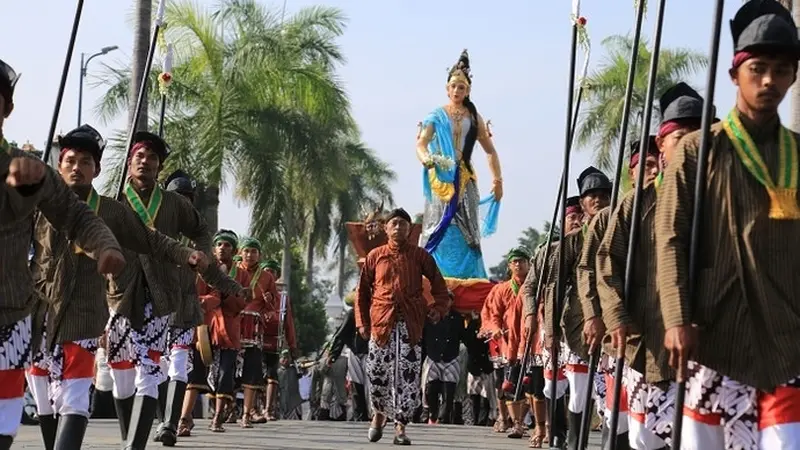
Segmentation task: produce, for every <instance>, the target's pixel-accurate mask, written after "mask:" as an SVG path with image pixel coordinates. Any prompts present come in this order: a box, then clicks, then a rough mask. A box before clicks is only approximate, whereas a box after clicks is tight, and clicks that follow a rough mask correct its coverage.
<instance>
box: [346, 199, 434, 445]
mask: <svg viewBox="0 0 800 450" xmlns="http://www.w3.org/2000/svg"><path fill="white" fill-rule="evenodd" d="M385 229H386V235H387V236H388V237H389V243H388V244H386V245H382V246H380V247H378V248H376V249H374V250H372V251H371V252H370V253H369V254H368V255H367V258H366V261H364V266H363V267H362V269H361V279H360V280H359V285H358V296H357V299H356V303H355V316H356V326H357V327H358V332H359V334H360V335H361V337H363V338H364V339H369V351H368V355H367V376H368V377H369V381H370V388H369V391H370V401H371V403H372V408H373V410H374V411H375V415H374V416H373V418H372V424H371V425H370V429H369V435H368V436H369V440H370V441H371V442H377V441H379V440H380V439H381V437H382V436H383V427H384V426H385V425H386V417H387V416H393V417H394V421H395V438H394V443H395V445H410V444H411V441H410V440H409V439H408V437H407V436H406V433H405V427H406V424H407V423H408V421H409V420H410V418H411V415H412V414H413V413H414V410H415V408H416V407H417V405H418V403H419V401H420V380H419V374H420V369H421V367H420V366H421V359H422V349H421V347H420V338H421V337H422V328H423V326H424V325H425V318H426V316H427V317H428V318H430V320H431V321H432V322H434V323H436V322H438V321H439V319H440V318H442V317H443V316H444V315H445V314H447V310H448V307H449V303H450V297H449V295H448V292H447V285H445V282H444V278H443V277H442V274H441V273H440V272H439V268H438V267H437V266H436V262H435V261H434V260H433V257H432V256H431V255H430V254H429V253H428V252H427V251H425V249H422V248H420V247H418V246H417V245H415V244H413V243H411V242H409V240H408V236H409V234H410V231H411V216H409V214H408V213H407V212H406V211H405V210H403V209H395V210H394V211H392V212H391V214H389V216H388V217H387V222H386V226H385ZM423 276H424V277H425V278H427V279H428V280H430V283H431V295H432V297H433V300H432V302H431V303H427V302H426V300H425V298H424V297H423V295H422V277H423Z"/></svg>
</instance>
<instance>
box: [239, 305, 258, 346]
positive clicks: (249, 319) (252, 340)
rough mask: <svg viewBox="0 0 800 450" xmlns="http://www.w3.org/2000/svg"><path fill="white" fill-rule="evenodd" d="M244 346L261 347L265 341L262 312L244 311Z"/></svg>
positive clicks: (242, 313) (241, 314) (242, 316)
mask: <svg viewBox="0 0 800 450" xmlns="http://www.w3.org/2000/svg"><path fill="white" fill-rule="evenodd" d="M240 316H241V318H242V328H241V330H242V347H259V348H260V347H261V346H262V344H263V342H264V326H263V322H262V319H261V313H260V312H258V311H242V312H241V313H240Z"/></svg>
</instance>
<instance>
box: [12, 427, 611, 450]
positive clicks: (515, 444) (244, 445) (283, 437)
mask: <svg viewBox="0 0 800 450" xmlns="http://www.w3.org/2000/svg"><path fill="white" fill-rule="evenodd" d="M207 426H208V421H207V420H198V421H197V426H196V427H195V429H194V436H192V437H189V438H184V439H182V440H181V441H180V442H178V445H177V447H178V448H181V447H182V448H192V449H217V450H221V449H235V450H251V449H253V450H255V449H259V450H278V449H280V450H289V449H336V450H360V449H363V450H375V449H379V448H393V446H392V439H391V435H390V434H389V433H387V435H386V436H384V438H383V440H382V441H381V442H379V443H377V444H370V443H369V442H367V439H366V435H367V428H366V424H357V423H350V422H307V421H279V422H271V423H268V424H265V425H256V426H255V428H253V429H248V430H243V429H241V428H239V427H238V426H236V425H234V424H228V425H227V426H226V428H227V432H225V433H212V432H210V431H208V430H207V429H206V427H207ZM387 431H388V430H387ZM408 436H409V438H411V440H412V441H413V448H415V449H431V450H434V449H435V450H455V449H471V450H521V449H527V448H528V443H527V439H526V440H516V439H508V438H506V437H505V436H503V435H497V434H494V433H492V430H491V428H488V427H485V428H484V427H470V426H458V425H411V426H409V428H408ZM599 439H600V434H599V433H592V436H591V441H590V442H591V445H589V448H590V449H599V448H600V445H599ZM13 448H14V449H18V448H30V449H33V448H37V449H38V448H42V444H41V440H40V436H39V427H35V426H23V427H21V428H20V432H19V435H18V436H17V440H16V442H15V443H14V446H13ZM83 448H84V449H96V450H101V449H102V450H118V449H119V448H120V445H119V426H118V425H117V421H116V420H92V421H91V422H90V424H89V429H88V430H87V433H86V440H85V441H84V445H83ZM148 448H150V449H157V448H164V447H161V445H160V444H158V443H151V444H150V445H148Z"/></svg>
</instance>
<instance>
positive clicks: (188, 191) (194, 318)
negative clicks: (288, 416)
mask: <svg viewBox="0 0 800 450" xmlns="http://www.w3.org/2000/svg"><path fill="white" fill-rule="evenodd" d="M165 184H166V186H167V191H170V192H176V193H178V194H180V195H182V196H184V197H185V198H186V199H187V200H189V202H190V203H192V204H194V183H193V182H192V180H191V179H190V178H189V175H188V174H186V173H185V172H183V171H181V170H177V171H175V172H174V173H172V174H171V175H170V176H169V177H167V179H166V180H165ZM181 241H182V242H183V243H184V244H185V245H193V243H192V242H191V241H190V240H189V239H188V238H187V237H183V238H182V239H181ZM205 276H206V278H207V279H208V278H209V277H208V276H207V275H205ZM179 279H180V286H181V292H182V295H181V296H180V298H179V301H178V304H177V305H176V307H175V312H174V313H173V314H172V317H171V318H170V324H169V330H168V331H167V345H168V348H169V357H167V358H165V359H166V361H167V369H166V373H165V375H167V377H168V380H167V381H165V382H164V385H165V386H166V389H165V390H164V398H163V399H162V398H161V396H162V392H161V386H159V409H161V408H163V412H162V413H161V414H160V415H161V417H160V418H161V421H160V424H159V426H158V428H157V429H156V435H155V438H154V440H155V441H156V442H161V443H162V444H163V445H165V446H172V445H174V444H175V442H177V438H178V426H179V421H180V418H181V416H182V415H181V412H182V408H183V403H184V398H185V396H186V389H187V383H188V382H189V367H190V365H191V364H192V362H191V361H192V360H191V358H192V355H193V350H192V349H193V348H194V345H193V344H194V330H195V328H196V327H197V326H198V325H202V324H203V310H202V308H201V306H200V302H199V301H198V299H197V289H196V279H197V274H196V273H195V272H193V271H191V270H189V269H188V268H185V267H181V268H180V272H179ZM199 359H200V358H199V357H198V358H197V359H195V361H199ZM195 364H202V361H200V362H195Z"/></svg>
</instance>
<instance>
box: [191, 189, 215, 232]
mask: <svg viewBox="0 0 800 450" xmlns="http://www.w3.org/2000/svg"><path fill="white" fill-rule="evenodd" d="M196 192H197V194H196V195H197V199H196V201H195V208H197V210H198V211H199V212H200V216H201V217H202V218H203V219H205V221H206V225H207V226H208V230H209V232H211V233H212V234H213V233H216V232H217V229H218V227H219V188H218V187H216V186H209V185H207V184H205V183H198V184H197V189H196Z"/></svg>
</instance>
